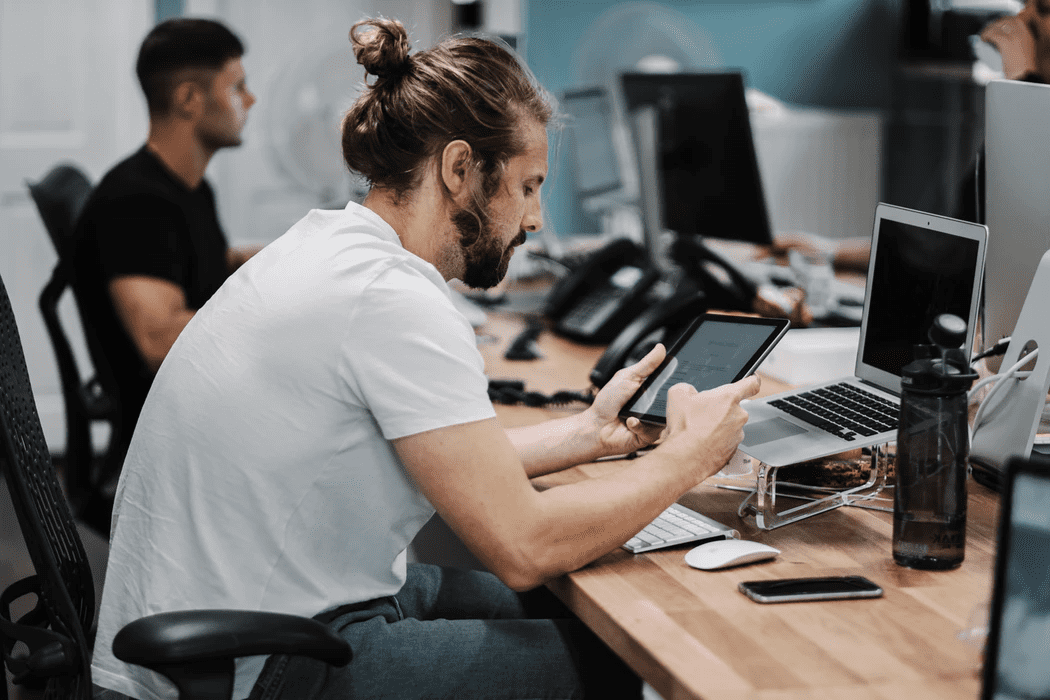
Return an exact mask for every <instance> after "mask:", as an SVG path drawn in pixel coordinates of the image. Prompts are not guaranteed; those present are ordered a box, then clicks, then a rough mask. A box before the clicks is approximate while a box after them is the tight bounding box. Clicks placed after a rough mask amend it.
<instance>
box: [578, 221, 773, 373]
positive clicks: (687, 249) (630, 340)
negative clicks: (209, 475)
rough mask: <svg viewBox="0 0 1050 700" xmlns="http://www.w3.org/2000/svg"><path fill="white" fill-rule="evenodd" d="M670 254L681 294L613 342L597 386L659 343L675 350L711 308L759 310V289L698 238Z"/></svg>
mask: <svg viewBox="0 0 1050 700" xmlns="http://www.w3.org/2000/svg"><path fill="white" fill-rule="evenodd" d="M670 252H671V257H672V258H673V260H674V261H675V264H676V265H677V266H678V267H679V268H680V269H681V271H682V275H681V281H680V282H679V283H678V289H677V291H676V293H675V294H674V295H673V296H671V297H670V298H669V299H666V300H662V301H660V302H658V303H656V304H655V305H653V306H651V307H650V308H649V309H647V310H646V311H645V312H644V313H642V314H641V315H640V316H638V318H636V319H635V320H634V321H633V322H631V323H630V324H628V325H627V326H626V327H625V328H624V329H623V331H622V332H621V333H620V334H619V335H618V336H617V337H616V339H615V340H613V341H612V342H611V343H610V344H609V347H608V349H607V350H606V351H605V354H603V355H602V356H601V358H600V359H599V360H598V362H597V364H595V366H594V369H592V370H591V382H592V383H593V384H594V385H595V386H596V387H599V388H600V387H602V386H604V385H605V383H606V382H608V381H609V380H610V379H611V378H612V376H613V375H614V374H615V373H616V370H618V369H620V368H621V367H624V366H625V365H629V364H632V363H634V362H637V361H638V360H640V359H641V358H642V357H644V356H645V354H646V353H647V352H649V351H650V350H651V349H652V348H653V346H654V345H656V343H663V344H664V346H665V347H670V346H671V344H672V343H673V342H674V341H675V340H676V339H677V338H678V336H679V335H680V334H681V332H682V331H683V330H685V328H686V326H688V325H689V323H690V322H691V321H693V319H695V318H696V317H697V316H700V315H701V314H703V313H705V312H707V311H708V310H709V309H718V310H722V311H752V310H753V304H754V300H755V295H756V294H757V292H758V287H757V285H755V283H754V282H752V281H751V280H750V279H748V278H747V277H746V276H745V275H744V274H743V273H741V272H740V271H739V270H738V269H737V268H736V266H735V265H733V263H731V262H730V261H729V260H727V259H725V258H724V257H722V256H721V255H719V254H718V253H716V252H715V251H713V250H711V249H710V248H708V247H707V246H706V245H704V244H703V243H702V242H701V241H699V240H697V239H695V238H692V237H679V238H678V239H677V240H676V241H675V243H674V244H672V246H671V251H670Z"/></svg>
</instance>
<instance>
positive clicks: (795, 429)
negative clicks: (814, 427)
mask: <svg viewBox="0 0 1050 700" xmlns="http://www.w3.org/2000/svg"><path fill="white" fill-rule="evenodd" d="M806 432H809V431H808V430H806V429H805V428H800V427H799V426H797V425H795V424H794V423H792V422H790V421H786V420H784V419H783V418H769V419H768V420H763V421H759V422H757V423H755V424H754V425H752V424H750V423H748V424H747V425H746V426H744V444H745V445H750V446H752V447H754V446H756V445H764V444H765V443H767V442H773V441H774V440H780V439H783V438H786V437H791V436H792V435H801V434H802V433H806Z"/></svg>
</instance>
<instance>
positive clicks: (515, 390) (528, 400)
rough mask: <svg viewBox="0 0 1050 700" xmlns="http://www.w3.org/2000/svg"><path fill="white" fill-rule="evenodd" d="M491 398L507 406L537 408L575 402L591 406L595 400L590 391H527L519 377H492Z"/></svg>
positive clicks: (493, 401)
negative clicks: (544, 392) (549, 392)
mask: <svg viewBox="0 0 1050 700" xmlns="http://www.w3.org/2000/svg"><path fill="white" fill-rule="evenodd" d="M489 399H490V400H491V401H492V403H498V404H504V405H507V406H516V405H519V404H521V405H525V406H532V407H535V408H546V407H549V406H568V405H571V404H574V403H582V404H585V405H588V406H589V405H590V404H592V403H593V402H594V395H593V394H591V393H589V392H586V393H585V392H579V391H556V392H554V393H553V394H549V395H548V394H543V393H541V392H539V391H526V390H525V382H523V381H521V380H518V379H490V380H489Z"/></svg>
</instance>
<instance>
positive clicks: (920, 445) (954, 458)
mask: <svg viewBox="0 0 1050 700" xmlns="http://www.w3.org/2000/svg"><path fill="white" fill-rule="evenodd" d="M969 447H970V442H969V432H968V429H967V406H966V392H965V391H963V392H960V393H952V394H947V395H945V394H929V393H918V392H909V391H907V390H905V391H904V392H903V393H902V394H901V415H900V425H899V428H898V433H897V460H896V475H897V476H896V488H895V492H894V499H893V559H894V561H896V562H897V563H898V564H900V565H902V566H907V567H910V568H915V569H953V568H955V567H957V566H959V565H960V564H962V562H963V558H964V556H965V546H966V470H967V462H968V458H969Z"/></svg>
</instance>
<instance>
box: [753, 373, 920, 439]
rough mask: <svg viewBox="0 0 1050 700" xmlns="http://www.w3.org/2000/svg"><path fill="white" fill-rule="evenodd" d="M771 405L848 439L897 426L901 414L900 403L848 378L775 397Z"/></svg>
mask: <svg viewBox="0 0 1050 700" xmlns="http://www.w3.org/2000/svg"><path fill="white" fill-rule="evenodd" d="M769 405H770V406H774V407H775V408H779V409H780V410H781V411H783V412H784V413H788V414H790V415H792V416H794V417H795V418H798V419H800V420H804V421H805V422H807V423H809V424H810V425H814V426H816V427H818V428H820V429H822V430H825V431H827V432H829V433H831V434H832V435H836V436H838V437H840V438H842V439H843V440H847V441H851V440H855V439H856V438H857V436H858V435H861V436H863V437H870V436H872V435H878V434H879V433H884V432H886V431H888V430H896V429H897V424H898V420H899V416H900V406H899V405H898V404H896V403H894V402H893V401H890V400H888V399H885V398H883V397H881V396H879V395H877V394H873V393H871V392H870V391H865V390H864V389H861V388H860V387H858V386H856V385H854V384H850V383H848V382H842V383H839V384H832V385H830V386H825V387H821V388H820V389H814V390H813V391H807V392H804V393H801V394H795V395H794V396H787V397H784V398H782V399H775V400H773V401H770V402H769Z"/></svg>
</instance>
